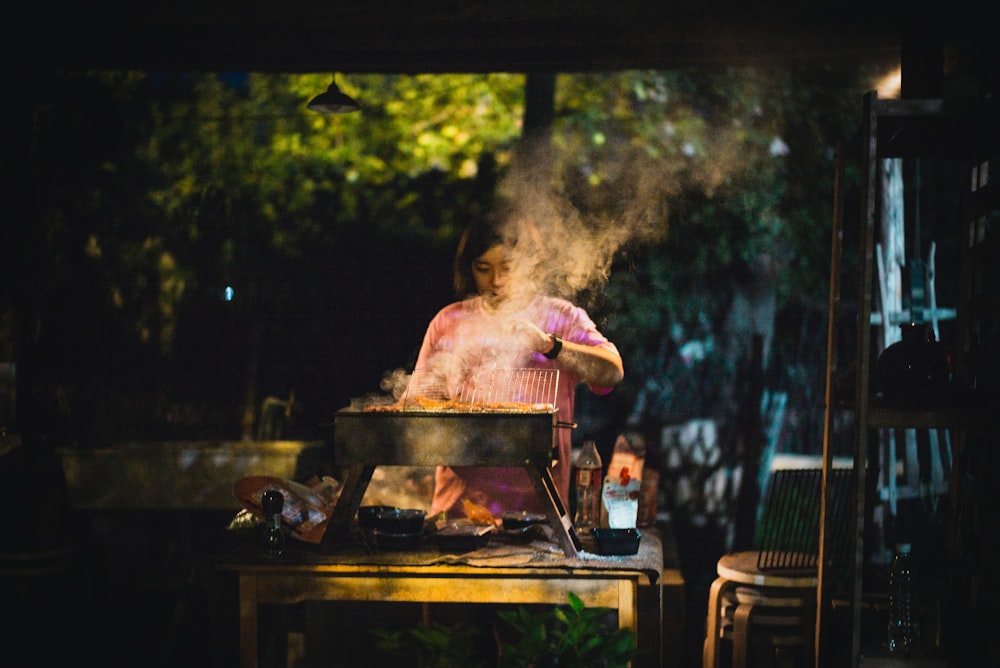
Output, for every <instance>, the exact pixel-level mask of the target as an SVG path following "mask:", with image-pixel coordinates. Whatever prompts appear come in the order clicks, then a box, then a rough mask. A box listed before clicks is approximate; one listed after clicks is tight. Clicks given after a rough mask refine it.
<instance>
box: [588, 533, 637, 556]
mask: <svg viewBox="0 0 1000 668" xmlns="http://www.w3.org/2000/svg"><path fill="white" fill-rule="evenodd" d="M641 538H642V534H641V533H639V530H638V529H608V528H606V527H602V528H597V529H594V542H595V543H597V553H598V554H605V555H614V554H636V553H637V552H638V551H639V540H640V539H641Z"/></svg>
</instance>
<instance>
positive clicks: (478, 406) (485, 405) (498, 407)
mask: <svg viewBox="0 0 1000 668" xmlns="http://www.w3.org/2000/svg"><path fill="white" fill-rule="evenodd" d="M552 410H553V406H552V404H544V403H533V404H529V403H522V402H517V401H486V402H476V403H472V402H467V401H459V400H458V399H432V398H430V397H414V398H412V399H408V400H407V401H406V402H405V403H402V404H400V403H394V404H389V405H384V406H370V407H368V408H366V409H365V412H368V413H398V412H401V411H429V412H454V413H551V412H552Z"/></svg>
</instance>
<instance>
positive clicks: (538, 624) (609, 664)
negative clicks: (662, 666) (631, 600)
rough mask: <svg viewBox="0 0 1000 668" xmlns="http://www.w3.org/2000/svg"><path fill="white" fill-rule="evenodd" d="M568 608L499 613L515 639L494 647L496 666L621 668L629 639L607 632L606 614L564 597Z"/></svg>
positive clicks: (631, 648) (630, 649)
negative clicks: (497, 658)
mask: <svg viewBox="0 0 1000 668" xmlns="http://www.w3.org/2000/svg"><path fill="white" fill-rule="evenodd" d="M566 596H567V599H568V601H569V604H568V605H564V606H558V607H556V608H553V609H551V610H545V611H541V612H538V613H531V612H529V611H528V610H526V609H525V608H524V607H520V608H518V609H517V610H515V611H500V612H498V613H497V614H498V616H499V617H500V618H501V620H503V621H504V622H506V623H507V624H508V625H509V626H511V627H512V628H513V629H515V630H516V631H517V632H518V633H519V637H518V638H517V640H515V641H513V642H505V643H503V644H502V645H501V647H500V657H499V660H498V663H497V665H498V666H499V667H500V668H511V667H514V666H523V667H529V666H530V667H532V668H541V667H543V666H560V667H563V666H571V667H573V668H590V667H593V668H613V667H616V666H626V665H628V663H629V662H630V661H631V660H632V658H633V656H634V654H635V634H634V633H633V632H632V631H631V630H629V629H621V628H616V629H614V630H613V631H612V630H610V629H609V616H608V612H609V610H608V609H607V608H587V607H586V606H584V604H583V601H581V600H580V597H579V596H577V595H576V594H574V593H573V592H568V593H567V595H566Z"/></svg>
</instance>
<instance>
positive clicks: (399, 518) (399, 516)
mask: <svg viewBox="0 0 1000 668" xmlns="http://www.w3.org/2000/svg"><path fill="white" fill-rule="evenodd" d="M426 517H427V511H426V510H418V509H416V508H390V509H389V510H383V511H381V512H378V513H375V528H376V529H378V530H379V531H382V532H385V533H397V534H400V533H416V534H419V533H421V532H422V531H423V530H424V519H425V518H426Z"/></svg>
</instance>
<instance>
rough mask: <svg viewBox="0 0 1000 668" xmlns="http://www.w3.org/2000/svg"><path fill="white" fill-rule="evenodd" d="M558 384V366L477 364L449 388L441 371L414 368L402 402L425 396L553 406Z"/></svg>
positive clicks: (491, 404) (487, 403) (471, 402)
mask: <svg viewBox="0 0 1000 668" xmlns="http://www.w3.org/2000/svg"><path fill="white" fill-rule="evenodd" d="M558 384H559V371H558V370H557V369H499V368H479V369H475V370H473V371H471V372H467V373H466V374H465V375H464V377H463V379H462V381H461V383H459V384H458V386H457V387H455V388H451V387H449V382H448V379H447V377H446V375H445V374H444V373H442V372H440V371H438V370H435V369H417V370H415V371H414V372H413V375H412V376H411V377H410V382H409V385H407V389H406V393H405V395H404V398H403V406H404V408H405V407H409V406H415V405H416V401H417V400H418V399H419V398H426V399H433V400H441V401H451V402H457V403H458V404H462V405H464V406H471V407H477V408H485V409H489V408H491V407H497V406H500V405H506V406H509V405H511V404H514V405H517V404H522V405H530V406H534V407H536V408H537V407H541V406H544V407H547V408H548V409H549V410H552V409H554V408H555V404H556V389H557V387H558Z"/></svg>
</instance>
